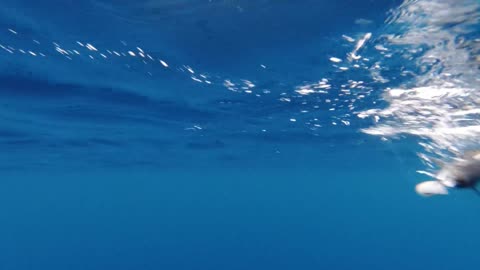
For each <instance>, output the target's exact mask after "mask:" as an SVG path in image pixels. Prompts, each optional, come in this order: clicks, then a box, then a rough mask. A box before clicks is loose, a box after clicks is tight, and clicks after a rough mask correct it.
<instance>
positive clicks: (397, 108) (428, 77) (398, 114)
mask: <svg viewBox="0 0 480 270" xmlns="http://www.w3.org/2000/svg"><path fill="white" fill-rule="evenodd" d="M388 22H389V26H388V28H389V29H390V31H391V33H390V34H386V35H384V36H383V37H382V38H383V40H384V44H381V45H382V46H384V47H387V48H388V47H394V48H396V51H395V53H396V54H398V55H399V56H400V57H401V58H402V59H403V61H402V62H405V60H408V61H406V62H410V64H404V66H402V67H401V68H400V70H402V69H403V70H404V72H405V73H407V72H408V74H413V75H414V76H412V79H411V80H408V81H407V82H403V83H402V84H401V85H398V86H396V87H395V88H393V87H392V88H387V89H386V90H385V91H384V94H383V98H384V100H386V101H387V102H388V106H387V107H386V108H374V109H369V110H365V111H362V112H360V113H358V117H360V118H372V119H375V124H374V125H373V126H371V127H369V128H366V129H364V130H363V131H364V132H365V133H368V134H371V135H377V136H383V137H387V136H397V135H400V134H409V135H415V136H419V137H421V138H422V139H423V140H422V143H421V146H422V147H423V148H424V150H425V152H426V153H428V154H427V155H424V154H422V155H419V156H420V157H421V158H422V159H423V161H424V162H425V163H428V164H430V163H431V162H430V160H429V157H431V156H436V157H438V156H440V157H442V158H445V159H447V158H451V157H452V156H455V155H459V154H460V153H462V152H464V151H466V150H470V149H474V148H479V147H480V143H479V141H478V138H480V92H479V91H478V89H477V88H478V85H479V81H480V80H479V78H480V72H479V66H480V58H479V57H478V55H479V52H480V39H478V36H479V33H480V32H479V30H478V29H480V3H479V2H478V1H475V0H460V1H448V0H433V1H432V0H423V1H422V0H417V1H413V0H408V1H405V2H404V3H403V4H402V5H401V6H400V7H399V8H398V10H396V11H395V12H393V14H392V16H391V17H390V19H389V21H388ZM355 53H356V49H355V50H354V51H353V52H352V54H353V55H354V54H355ZM385 61H387V60H385ZM391 61H393V60H391ZM383 65H384V66H388V62H387V63H384V64H383ZM425 141H426V142H427V143H425Z"/></svg>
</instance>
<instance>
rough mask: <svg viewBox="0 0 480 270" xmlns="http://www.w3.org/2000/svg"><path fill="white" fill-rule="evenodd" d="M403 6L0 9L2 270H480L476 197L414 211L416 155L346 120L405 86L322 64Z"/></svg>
mask: <svg viewBox="0 0 480 270" xmlns="http://www.w3.org/2000/svg"><path fill="white" fill-rule="evenodd" d="M401 2H402V1H373V0H370V1H363V0H362V1H357V0H337V1H313V0H304V1H273V0H258V1H247V0H229V1H227V0H221V1H220V0H210V1H209V0H202V1H200V0H168V1H167V0H165V1H160V0H152V1H147V0H142V1H133V0H128V1H127V0H122V1H112V0H87V1H71V0H68V1H66V0H48V1H47V0H46V1H33V0H3V1H2V3H1V4H0V45H2V46H4V48H3V49H0V61H1V62H0V63H1V64H0V147H1V150H2V151H1V153H0V179H1V181H0V269H1V270H27V269H32V270H33V269H35V270H64V269H70V270H104V269H112V270H113V269H114V270H127V269H132V270H133V269H141V270H150V269H151V270H153V269H172V270H173V269H174V270H181V269H185V270H187V269H188V270H194V269H199V270H200V269H201V270H206V269H211V270H223V269H231V270H233V269H277V270H284V269H285V270H286V269H288V270H290V269H292V270H293V269H302V270H307V269H369V270H374V269H389V270H396V269H401V270H405V269H436V270H440V269H445V270H446V269H475V268H477V267H478V263H477V260H476V258H477V256H478V254H477V249H478V248H477V246H478V243H479V240H480V239H479V237H478V234H477V229H478V228H480V217H479V215H478V213H479V210H480V201H479V198H478V197H477V196H475V194H474V193H473V192H468V191H467V192H453V193H452V194H451V196H448V197H442V198H432V199H425V198H421V197H418V196H417V195H416V194H415V192H414V186H415V184H416V183H417V182H419V181H421V180H425V179H424V176H421V175H419V174H417V173H416V172H415V171H416V170H422V169H424V164H422V163H421V162H420V160H419V158H418V156H417V152H419V151H421V149H420V148H419V146H418V144H417V143H418V138H415V137H404V138H401V139H400V140H381V139H380V138H377V137H373V136H370V135H367V134H364V133H362V132H360V129H361V128H364V127H368V126H370V125H372V122H371V121H369V120H362V119H359V118H357V117H351V118H347V116H349V117H350V116H351V115H349V113H350V111H349V109H348V107H347V106H346V105H345V106H342V104H343V103H345V104H347V102H349V100H350V99H351V98H350V97H347V96H344V95H343V94H342V91H341V88H342V87H343V86H342V87H340V85H341V84H344V83H345V82H348V80H356V81H360V80H363V81H364V83H365V85H366V86H367V88H368V89H373V91H372V92H371V93H370V92H369V95H367V97H366V98H364V99H359V100H358V101H357V102H356V103H355V106H357V107H356V110H366V109H372V108H382V107H384V106H385V101H384V100H382V99H381V93H382V91H383V90H384V87H388V86H392V87H394V86H395V85H397V84H398V83H399V81H406V80H409V79H411V77H409V76H408V75H406V76H404V77H400V76H399V75H398V74H399V73H400V72H401V71H403V70H404V69H406V68H405V67H408V66H409V65H413V61H411V62H408V61H407V60H405V59H402V61H405V63H402V64H400V63H398V62H395V61H396V60H392V61H391V62H389V63H390V64H391V66H389V67H388V68H387V70H386V71H385V72H384V73H383V76H384V77H386V78H387V79H389V84H388V85H386V86H385V85H380V84H379V83H378V82H376V81H372V80H371V78H370V76H371V75H370V73H369V72H367V71H365V70H358V71H356V72H355V73H354V74H353V75H352V74H347V73H342V72H339V71H338V69H332V61H330V60H329V59H330V57H338V56H343V55H345V54H347V53H348V52H350V51H351V50H352V48H351V47H352V46H354V45H350V46H347V45H348V44H347V45H346V42H345V41H344V39H342V35H347V36H352V37H355V38H357V39H358V38H359V37H360V36H362V35H364V33H367V32H369V33H372V36H373V38H372V40H371V41H370V42H372V43H371V44H370V46H369V45H367V46H366V47H365V49H364V51H362V53H363V54H364V55H365V56H368V57H370V58H371V60H370V61H371V62H372V63H374V62H375V61H376V59H375V57H376V56H375V55H374V54H373V53H372V51H375V49H374V48H373V45H372V44H374V43H375V42H377V41H378V39H377V37H378V36H380V35H381V34H382V33H383V32H384V31H385V28H386V27H387V25H386V23H385V20H386V19H387V17H388V15H389V14H390V13H389V12H390V11H391V10H392V9H395V8H397V7H398V6H399V5H400V4H401ZM77 41H79V42H80V43H81V44H83V46H80V45H79V44H78V43H77ZM87 43H90V44H92V45H93V46H95V48H96V49H97V50H98V51H97V50H88V49H87V48H86V47H85V45H86V44H87ZM9 46H10V47H9ZM137 47H139V48H140V49H138V48H137ZM56 48H61V49H62V50H65V51H66V52H67V53H68V54H62V53H60V52H59V51H58V50H56ZM20 50H23V51H24V52H25V53H23V52H21V51H20ZM74 50H77V51H78V52H79V54H75V53H74ZM9 51H11V52H9ZM28 51H31V52H32V53H34V54H35V56H34V55H32V54H31V53H29V52H28ZM107 51H108V52H107ZM113 51H118V52H123V53H124V54H125V55H123V56H119V57H116V56H115V54H114V53H113ZM128 51H131V52H133V53H134V54H135V57H133V56H132V57H130V56H129V54H128ZM142 51H144V52H145V54H149V55H150V56H151V57H152V58H153V60H149V58H148V57H147V56H146V55H145V57H142V58H140V56H139V55H140V52H142ZM40 53H42V54H44V55H45V56H41V55H40ZM100 53H103V54H105V56H106V58H103V57H102V56H101V55H100ZM90 56H92V58H90ZM160 60H162V61H164V62H166V63H168V67H165V66H164V65H163V64H162V63H161V62H160ZM189 68H191V69H192V71H193V72H190V71H189V70H188V69H189ZM200 75H204V76H205V78H203V77H201V76H200ZM192 76H193V79H192ZM322 78H328V80H329V83H330V84H332V85H333V87H332V88H331V89H329V91H328V93H325V95H323V96H322V97H321V98H318V97H316V96H311V95H308V96H300V95H298V94H296V92H295V89H297V88H298V86H301V85H304V84H309V83H313V82H318V81H320V80H321V79H322ZM195 79H200V80H202V81H203V82H202V83H199V82H198V81H196V80H195ZM206 80H209V81H210V82H211V84H207V83H206ZM244 80H248V82H246V81H244ZM226 81H231V82H232V83H234V84H235V85H236V87H237V86H238V88H236V89H235V91H232V90H229V89H228V83H226ZM249 82H250V83H253V84H255V87H254V88H251V89H254V90H252V91H253V93H249V92H248V91H250V90H249V89H250V88H248V85H249ZM241 87H247V88H241ZM243 90H247V91H243ZM359 91H363V90H359ZM365 91H367V90H365ZM255 94H258V96H256V95H255ZM360 94H362V92H360ZM285 98H289V100H288V102H287V101H285ZM282 99H283V101H282ZM331 102H333V103H336V104H338V106H337V107H336V109H335V110H330V108H331V106H330V105H329V104H331ZM347 119H348V120H349V122H348V124H342V123H344V122H342V120H344V121H346V120H347ZM345 123H347V122H345ZM314 124H317V125H318V126H314Z"/></svg>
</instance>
